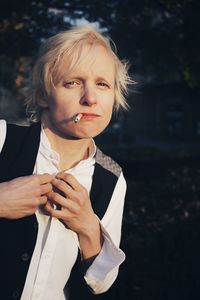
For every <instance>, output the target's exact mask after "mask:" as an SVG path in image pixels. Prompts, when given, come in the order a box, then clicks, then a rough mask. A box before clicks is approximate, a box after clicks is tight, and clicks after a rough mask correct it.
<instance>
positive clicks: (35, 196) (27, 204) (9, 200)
mask: <svg viewBox="0 0 200 300" xmlns="http://www.w3.org/2000/svg"><path fill="white" fill-rule="evenodd" d="M52 178H53V177H52V176H51V175H49V174H42V175H30V176H24V177H18V178H15V179H13V180H11V181H7V182H3V183H0V218H7V219H19V218H23V217H26V216H29V215H32V214H34V213H35V211H36V210H37V209H38V207H39V206H40V205H44V204H46V202H47V196H46V194H47V193H49V192H50V191H52V184H51V180H52Z"/></svg>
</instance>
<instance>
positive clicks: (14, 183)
mask: <svg viewBox="0 0 200 300" xmlns="http://www.w3.org/2000/svg"><path fill="white" fill-rule="evenodd" d="M129 82H130V79H129V77H128V74H127V65H126V63H123V62H121V61H120V60H119V58H118V57H117V56H116V54H115V53H114V52H113V50H112V48H111V46H110V43H109V41H108V40H107V39H106V38H105V37H103V36H102V35H101V34H100V33H98V32H97V31H96V30H94V29H93V28H91V27H90V26H86V27H85V26H84V27H75V28H73V29H71V30H68V31H65V32H61V33H59V34H57V35H55V36H53V37H51V38H50V39H48V40H47V41H46V42H45V43H44V44H43V45H42V48H41V50H40V53H39V58H38V60H37V62H36V64H35V67H34V70H33V78H32V82H31V87H30V90H31V93H30V96H29V98H28V100H27V103H26V104H27V110H28V112H29V113H31V124H30V126H28V127H21V126H17V125H6V123H5V121H1V123H0V126H1V129H0V130H1V132H2V137H1V141H0V149H1V148H2V151H1V156H0V165H1V170H2V171H1V174H0V179H1V182H2V183H1V185H0V189H1V191H2V193H1V198H0V217H1V220H0V221H1V222H0V227H1V232H2V238H3V240H4V246H3V247H2V249H1V252H2V253H1V257H5V256H8V255H9V263H8V260H5V259H4V261H3V262H2V264H3V266H4V267H3V268H2V270H1V272H3V274H4V275H3V276H2V277H3V281H2V287H3V295H5V296H4V297H7V298H5V299H9V298H11V296H13V297H15V298H20V297H21V299H24V300H27V299H41V300H44V299H48V300H50V299H52V300H53V299H54V300H55V299H57V300H59V299H60V300H61V299H89V294H88V292H89V289H86V288H85V287H86V286H87V287H89V288H90V290H91V291H92V292H93V293H94V294H99V293H103V292H105V291H107V290H108V289H109V287H110V286H111V285H112V283H113V282H114V280H115V279H116V277H117V274H118V268H119V265H120V264H121V263H122V262H123V260H124V259H125V255H124V253H123V252H122V250H121V249H119V243H120V236H121V222H122V213H123V205H124V197H125V190H126V183H125V180H124V177H123V173H122V170H121V168H120V167H119V166H118V165H117V164H116V163H115V162H114V161H113V160H112V159H111V158H109V157H107V156H106V155H104V154H103V153H102V152H101V151H100V150H99V149H98V148H97V147H96V145H95V143H94V140H93V137H95V136H97V135H98V134H100V133H101V132H102V131H103V130H104V129H105V128H106V126H107V125H108V124H109V122H110V119H111V116H112V112H113V109H119V107H124V108H126V107H127V104H126V102H125V99H124V96H123V93H124V92H125V91H126V86H127V84H128V83H129ZM40 120H41V122H40ZM14 146H15V149H13V147H14ZM31 174H33V175H31ZM10 249H12V251H11V252H10V253H9V251H10ZM10 257H11V259H10ZM77 257H78V258H77ZM20 258H21V259H20ZM75 262H76V264H75ZM13 270H16V271H13Z"/></svg>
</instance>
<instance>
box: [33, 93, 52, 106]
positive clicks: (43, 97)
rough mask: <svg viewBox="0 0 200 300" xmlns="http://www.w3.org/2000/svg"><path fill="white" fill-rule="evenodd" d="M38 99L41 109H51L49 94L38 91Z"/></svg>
mask: <svg viewBox="0 0 200 300" xmlns="http://www.w3.org/2000/svg"><path fill="white" fill-rule="evenodd" d="M36 97H37V98H36V99H37V103H38V105H39V106H40V107H42V108H47V107H49V103H48V96H47V93H46V92H45V91H43V90H38V91H37V92H36Z"/></svg>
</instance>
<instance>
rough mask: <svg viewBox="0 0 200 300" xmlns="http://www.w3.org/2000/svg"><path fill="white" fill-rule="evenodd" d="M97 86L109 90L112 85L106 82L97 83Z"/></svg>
mask: <svg viewBox="0 0 200 300" xmlns="http://www.w3.org/2000/svg"><path fill="white" fill-rule="evenodd" d="M97 85H98V86H100V87H103V88H109V87H110V85H109V84H108V83H106V82H105V81H99V82H97Z"/></svg>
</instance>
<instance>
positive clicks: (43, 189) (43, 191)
mask: <svg viewBox="0 0 200 300" xmlns="http://www.w3.org/2000/svg"><path fill="white" fill-rule="evenodd" d="M52 188H53V187H52V184H51V183H45V184H42V185H41V195H44V194H47V193H49V192H51V191H52Z"/></svg>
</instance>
